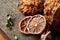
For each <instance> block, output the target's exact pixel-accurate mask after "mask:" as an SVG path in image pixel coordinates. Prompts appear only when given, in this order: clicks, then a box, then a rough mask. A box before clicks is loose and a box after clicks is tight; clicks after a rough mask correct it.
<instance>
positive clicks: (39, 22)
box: [27, 15, 46, 34]
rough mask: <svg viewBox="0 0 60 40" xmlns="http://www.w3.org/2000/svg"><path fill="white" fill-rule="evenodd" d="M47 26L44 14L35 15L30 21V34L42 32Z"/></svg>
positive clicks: (28, 27)
mask: <svg viewBox="0 0 60 40" xmlns="http://www.w3.org/2000/svg"><path fill="white" fill-rule="evenodd" d="M45 27H46V20H45V17H44V16H42V15H35V16H33V18H32V19H31V20H30V22H28V26H27V29H28V31H29V33H30V34H41V33H42V32H43V30H44V29H45Z"/></svg>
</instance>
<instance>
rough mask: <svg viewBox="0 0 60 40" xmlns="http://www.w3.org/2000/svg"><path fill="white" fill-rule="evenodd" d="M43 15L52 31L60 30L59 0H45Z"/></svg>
mask: <svg viewBox="0 0 60 40" xmlns="http://www.w3.org/2000/svg"><path fill="white" fill-rule="evenodd" d="M44 16H45V18H46V20H47V22H48V23H49V24H50V25H51V28H52V29H53V30H54V31H57V32H60V21H59V20H60V0H46V1H45V3H44Z"/></svg>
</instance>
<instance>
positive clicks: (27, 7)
mask: <svg viewBox="0 0 60 40" xmlns="http://www.w3.org/2000/svg"><path fill="white" fill-rule="evenodd" d="M42 9H43V2H42V0H19V10H20V11H21V12H22V13H23V14H24V15H34V14H38V13H40V12H42Z"/></svg>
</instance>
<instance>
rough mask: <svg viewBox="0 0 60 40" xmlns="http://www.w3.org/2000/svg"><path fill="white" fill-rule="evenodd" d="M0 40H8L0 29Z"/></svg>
mask: <svg viewBox="0 0 60 40" xmlns="http://www.w3.org/2000/svg"><path fill="white" fill-rule="evenodd" d="M0 40H9V38H8V36H7V35H6V34H5V33H4V32H3V31H2V30H1V29H0Z"/></svg>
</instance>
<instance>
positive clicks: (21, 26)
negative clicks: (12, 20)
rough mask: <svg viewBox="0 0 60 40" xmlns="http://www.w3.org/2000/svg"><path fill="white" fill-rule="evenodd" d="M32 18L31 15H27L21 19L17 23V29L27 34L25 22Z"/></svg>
mask: <svg viewBox="0 0 60 40" xmlns="http://www.w3.org/2000/svg"><path fill="white" fill-rule="evenodd" d="M30 18H32V17H31V16H27V17H25V18H24V19H22V20H21V21H20V23H19V31H20V32H22V33H24V34H28V30H27V29H26V26H27V23H28V21H29V19H30Z"/></svg>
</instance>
